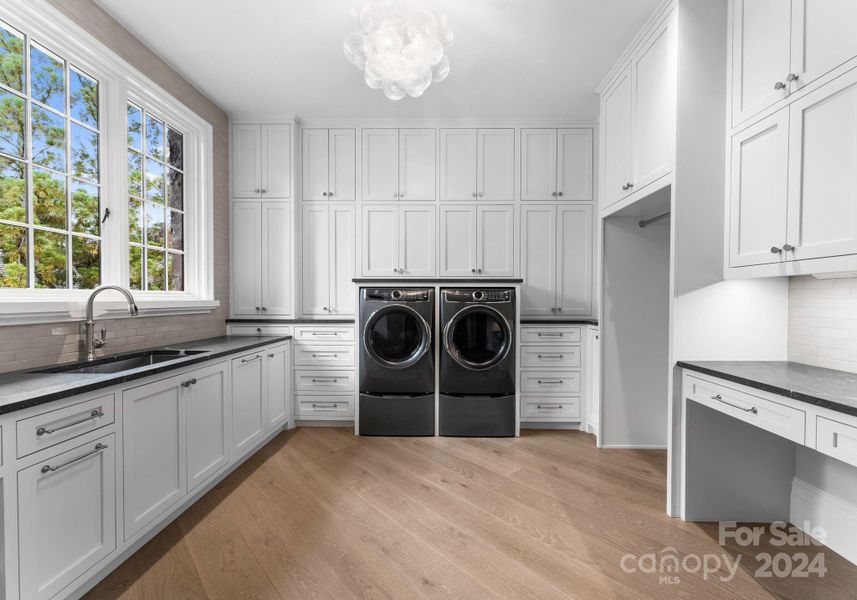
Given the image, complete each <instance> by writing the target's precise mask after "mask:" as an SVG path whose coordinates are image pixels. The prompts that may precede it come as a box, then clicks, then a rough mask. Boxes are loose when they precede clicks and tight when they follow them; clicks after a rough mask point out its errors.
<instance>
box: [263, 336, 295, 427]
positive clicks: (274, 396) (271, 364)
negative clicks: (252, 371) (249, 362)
mask: <svg viewBox="0 0 857 600" xmlns="http://www.w3.org/2000/svg"><path fill="white" fill-rule="evenodd" d="M291 372H292V357H291V346H290V345H289V344H282V345H280V346H275V347H273V348H268V349H267V350H266V351H265V385H266V390H265V395H266V396H267V401H268V412H267V427H266V428H265V430H266V431H273V430H274V429H276V428H277V427H282V426H283V425H284V424H285V423H286V421H288V420H289V418H290V417H291V415H292V377H291Z"/></svg>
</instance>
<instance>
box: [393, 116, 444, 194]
mask: <svg viewBox="0 0 857 600" xmlns="http://www.w3.org/2000/svg"><path fill="white" fill-rule="evenodd" d="M436 154H437V132H436V130H434V129H400V130H399V199H400V200H409V201H413V200H430V201H434V200H435V199H436V198H437V193H436V187H437V172H436V169H435V156H436Z"/></svg>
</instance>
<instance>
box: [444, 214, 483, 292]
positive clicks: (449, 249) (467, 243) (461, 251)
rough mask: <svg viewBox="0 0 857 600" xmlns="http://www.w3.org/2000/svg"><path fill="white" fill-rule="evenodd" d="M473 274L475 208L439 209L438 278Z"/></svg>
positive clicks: (474, 271)
mask: <svg viewBox="0 0 857 600" xmlns="http://www.w3.org/2000/svg"><path fill="white" fill-rule="evenodd" d="M475 275H476V206H475V205H473V204H466V205H465V204H462V205H442V206H441V207H440V276H441V277H474V276H475Z"/></svg>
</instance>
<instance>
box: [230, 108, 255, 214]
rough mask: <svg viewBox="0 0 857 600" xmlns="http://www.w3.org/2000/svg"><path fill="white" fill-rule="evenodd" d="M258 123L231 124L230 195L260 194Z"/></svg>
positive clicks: (237, 196) (236, 196)
mask: <svg viewBox="0 0 857 600" xmlns="http://www.w3.org/2000/svg"><path fill="white" fill-rule="evenodd" d="M260 134H261V128H260V127H259V126H258V125H233V126H232V196H233V197H235V198H258V197H259V196H261V194H262V154H261V152H262V145H261V139H260V137H259V136H260Z"/></svg>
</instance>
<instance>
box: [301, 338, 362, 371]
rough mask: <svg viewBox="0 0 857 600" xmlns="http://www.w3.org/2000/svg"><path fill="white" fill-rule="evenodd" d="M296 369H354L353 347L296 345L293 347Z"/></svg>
mask: <svg viewBox="0 0 857 600" xmlns="http://www.w3.org/2000/svg"><path fill="white" fill-rule="evenodd" d="M295 366H296V367H340V368H352V369H353V368H354V366H355V365H354V346H353V345H352V344H349V345H337V346H334V345H322V346H319V345H317V344H298V345H297V346H296V347H295Z"/></svg>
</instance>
